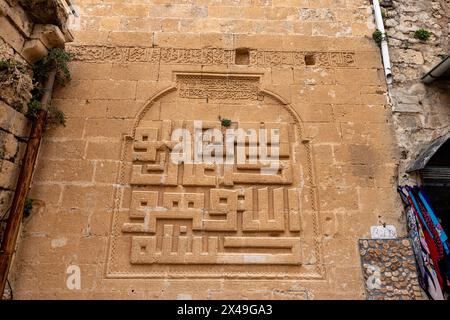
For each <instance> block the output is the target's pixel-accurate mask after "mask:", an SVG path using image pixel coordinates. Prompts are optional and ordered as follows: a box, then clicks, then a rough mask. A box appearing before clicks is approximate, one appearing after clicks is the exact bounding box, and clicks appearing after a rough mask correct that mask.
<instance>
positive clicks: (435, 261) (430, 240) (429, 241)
mask: <svg viewBox="0 0 450 320" xmlns="http://www.w3.org/2000/svg"><path fill="white" fill-rule="evenodd" d="M418 220H419V223H420V225H421V228H422V231H423V235H424V237H425V241H426V243H427V245H428V249H429V250H430V256H431V260H433V264H434V270H435V271H436V275H437V278H438V281H439V284H440V285H441V288H443V287H444V279H442V276H441V270H440V268H439V250H438V248H437V246H436V244H435V243H434V240H433V238H432V237H431V235H430V233H429V232H428V230H427V229H426V228H425V226H424V225H423V223H422V221H421V220H420V219H418Z"/></svg>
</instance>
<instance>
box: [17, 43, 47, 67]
mask: <svg viewBox="0 0 450 320" xmlns="http://www.w3.org/2000/svg"><path fill="white" fill-rule="evenodd" d="M21 54H22V56H23V57H24V58H25V59H26V60H27V61H28V62H29V63H31V64H33V63H35V62H37V61H39V60H41V59H42V58H43V57H45V56H46V55H47V54H48V50H47V48H46V47H45V45H44V44H43V43H42V42H41V40H28V41H27V42H26V43H25V45H24V46H23V49H22V51H21Z"/></svg>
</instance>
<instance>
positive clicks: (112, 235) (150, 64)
mask: <svg viewBox="0 0 450 320" xmlns="http://www.w3.org/2000/svg"><path fill="white" fill-rule="evenodd" d="M77 4H78V5H79V6H80V9H81V12H82V15H81V17H80V20H79V22H80V23H79V25H78V26H76V29H77V30H76V42H75V43H74V44H73V45H71V46H69V47H68V49H69V51H70V52H71V53H73V54H74V56H75V61H74V62H73V63H72V64H71V66H70V69H71V71H72V74H73V81H72V83H70V84H69V85H67V86H66V87H65V88H58V89H57V90H56V91H55V94H54V97H55V99H54V103H55V104H56V105H58V106H60V107H61V109H63V110H64V111H65V112H66V115H67V124H66V127H65V128H51V129H50V130H48V131H47V132H46V138H45V141H44V143H43V145H42V152H43V153H42V156H41V157H40V161H39V163H38V168H37V172H36V175H35V179H34V186H33V188H32V191H31V195H32V197H33V198H34V199H36V200H38V203H41V204H42V205H41V206H40V207H39V210H37V213H36V214H35V215H33V216H32V217H31V218H30V219H29V220H27V223H26V225H25V226H24V237H23V238H22V241H21V243H20V247H19V251H18V254H17V256H16V264H15V266H14V268H15V269H14V272H13V273H12V276H11V277H12V280H13V285H14V288H15V292H14V293H15V296H16V297H18V298H45V297H51V298H58V299H63V298H76V299H82V298H105V297H106V298H134V299H166V298H177V297H192V298H197V299H227V298H234V299H246V298H251V299H253V298H266V299H313V298H316V299H330V298H334V299H351V298H353V299H363V298H364V283H363V282H362V281H361V268H360V263H359V253H360V252H359V250H358V248H357V246H356V242H357V240H358V239H360V238H362V237H366V236H368V234H369V231H370V226H372V225H375V224H377V223H379V222H383V221H381V220H386V221H387V222H389V223H391V224H396V226H397V228H398V230H401V229H402V228H401V225H399V223H398V217H399V211H398V206H397V205H398V203H397V202H396V201H398V199H396V198H394V195H395V190H394V188H393V184H394V179H395V171H394V169H393V168H395V167H396V163H397V157H396V154H395V150H394V149H395V148H394V147H393V146H394V144H395V140H394V136H393V133H392V123H391V121H390V119H389V113H388V112H387V104H388V100H387V94H386V86H385V83H384V80H383V77H382V72H381V68H382V65H381V60H380V57H379V52H378V48H377V47H376V45H375V44H373V43H372V41H371V40H367V38H366V36H367V35H369V36H370V34H371V33H372V32H373V30H374V25H373V23H372V22H370V23H368V21H371V17H370V15H371V14H370V12H369V11H368V10H367V8H366V7H367V6H366V5H364V6H361V2H360V1H303V0H289V1H278V0H273V1H240V2H239V3H235V2H233V3H231V2H229V1H222V2H220V1H219V2H217V1H201V2H199V3H190V2H189V3H187V2H183V3H181V2H178V1H175V2H172V3H171V4H170V5H167V4H166V3H162V2H161V1H158V2H157V3H156V2H155V3H153V2H152V3H150V2H148V1H140V0H138V1H132V2H130V1H106V2H104V3H102V4H99V3H94V2H92V1H82V0H80V1H78V2H77ZM363 7H364V8H363ZM236 55H239V56H236ZM247 55H248V56H247ZM219 117H221V118H222V119H224V118H227V119H230V120H232V126H233V127H242V128H253V129H260V128H262V127H264V126H274V127H277V128H278V129H280V130H283V132H284V130H287V131H286V132H288V134H286V135H285V141H284V144H285V149H284V150H285V151H284V152H285V153H284V155H283V158H282V162H283V165H284V166H283V168H282V169H281V170H280V172H279V173H278V174H276V175H275V176H269V177H267V176H266V177H264V176H262V175H259V174H254V172H255V169H254V168H253V169H252V168H251V167H248V168H239V167H238V166H234V167H233V169H232V170H229V168H228V169H226V168H224V167H221V166H219V165H217V166H216V165H214V166H209V167H208V166H204V165H201V164H198V165H195V166H189V164H182V165H178V166H173V165H171V164H170V161H167V159H168V158H167V156H168V155H169V150H170V147H171V145H172V143H173V141H171V140H170V138H171V137H170V134H171V133H172V132H173V130H174V129H175V128H177V126H179V125H180V124H181V126H184V127H191V126H192V122H193V121H194V120H202V121H204V122H208V125H209V126H210V127H212V128H217V129H219V130H221V129H223V128H222V124H221V122H220V121H219ZM256 171H257V170H256ZM375 198H376V199H380V198H381V199H386V201H383V203H379V201H377V200H375ZM155 201H156V202H155ZM141 207H144V208H153V209H154V210H153V209H151V210H150V211H151V212H152V213H153V214H149V215H148V216H147V217H146V215H145V214H143V212H142V210H141ZM150 211H149V212H150ZM147 222H148V229H147V225H146V223H147ZM400 232H401V231H400ZM42 234H45V237H42V236H41V235H42ZM369 243H370V245H369ZM186 244H188V245H186ZM369 246H372V242H370V241H368V242H367V248H364V250H365V256H368V255H369V256H371V255H372V254H373V253H372V252H371V251H369V250H368V249H369ZM163 247H164V249H163ZM376 249H377V250H381V248H376ZM369 260H370V259H369ZM71 265H77V266H79V267H80V270H81V273H82V287H81V290H75V291H71V290H69V289H68V288H67V287H66V285H65V283H66V277H67V273H66V271H67V268H68V267H69V266H71ZM386 268H387V267H386ZM105 274H106V275H107V276H108V281H104V279H103V278H104V276H105ZM211 278H212V279H211ZM250 279H251V280H250ZM399 279H400V278H399ZM392 286H393V285H392ZM255 287H257V288H258V290H257V291H255ZM392 290H393V288H392V289H391V291H392Z"/></svg>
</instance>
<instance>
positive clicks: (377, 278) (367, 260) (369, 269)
mask: <svg viewBox="0 0 450 320" xmlns="http://www.w3.org/2000/svg"><path fill="white" fill-rule="evenodd" d="M359 247H360V248H369V249H368V250H367V251H368V252H370V254H366V255H361V265H362V266H363V270H364V272H363V275H364V279H365V284H366V285H365V288H366V293H367V299H369V300H389V299H395V300H421V299H425V296H424V295H422V293H421V290H420V287H419V283H418V281H417V276H416V270H415V257H414V253H413V252H412V250H411V243H410V241H409V240H408V239H396V240H377V241H376V242H370V244H369V243H368V241H367V240H364V239H363V240H360V241H359ZM380 248H387V249H385V250H386V251H387V252H386V253H384V252H383V250H380ZM394 255H396V256H398V259H397V258H390V259H389V260H388V261H389V262H385V261H384V259H383V258H384V257H386V256H389V257H392V256H394ZM392 262H394V264H393V263H392ZM396 262H399V264H398V265H397V263H396ZM402 263H406V264H410V265H412V267H413V271H414V272H410V270H409V269H408V268H407V267H404V266H403V265H402ZM413 287H414V288H415V289H413Z"/></svg>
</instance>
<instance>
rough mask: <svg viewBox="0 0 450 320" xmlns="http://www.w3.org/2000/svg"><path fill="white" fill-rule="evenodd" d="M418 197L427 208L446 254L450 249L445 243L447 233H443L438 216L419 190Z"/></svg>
mask: <svg viewBox="0 0 450 320" xmlns="http://www.w3.org/2000/svg"><path fill="white" fill-rule="evenodd" d="M419 198H420V200H422V203H423V205H424V206H425V208H426V209H427V211H428V214H429V215H430V217H431V220H432V221H433V224H434V227H435V228H436V230H437V232H438V234H439V238H441V241H442V245H443V246H444V249H445V252H446V253H447V254H448V253H450V250H449V248H448V245H447V243H446V241H447V240H448V237H447V234H446V233H445V231H444V229H442V226H441V224H440V222H439V220H438V218H437V217H436V214H435V213H434V211H433V209H432V208H431V206H430V204H429V203H428V201H427V199H426V198H425V196H424V194H423V193H422V191H419Z"/></svg>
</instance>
